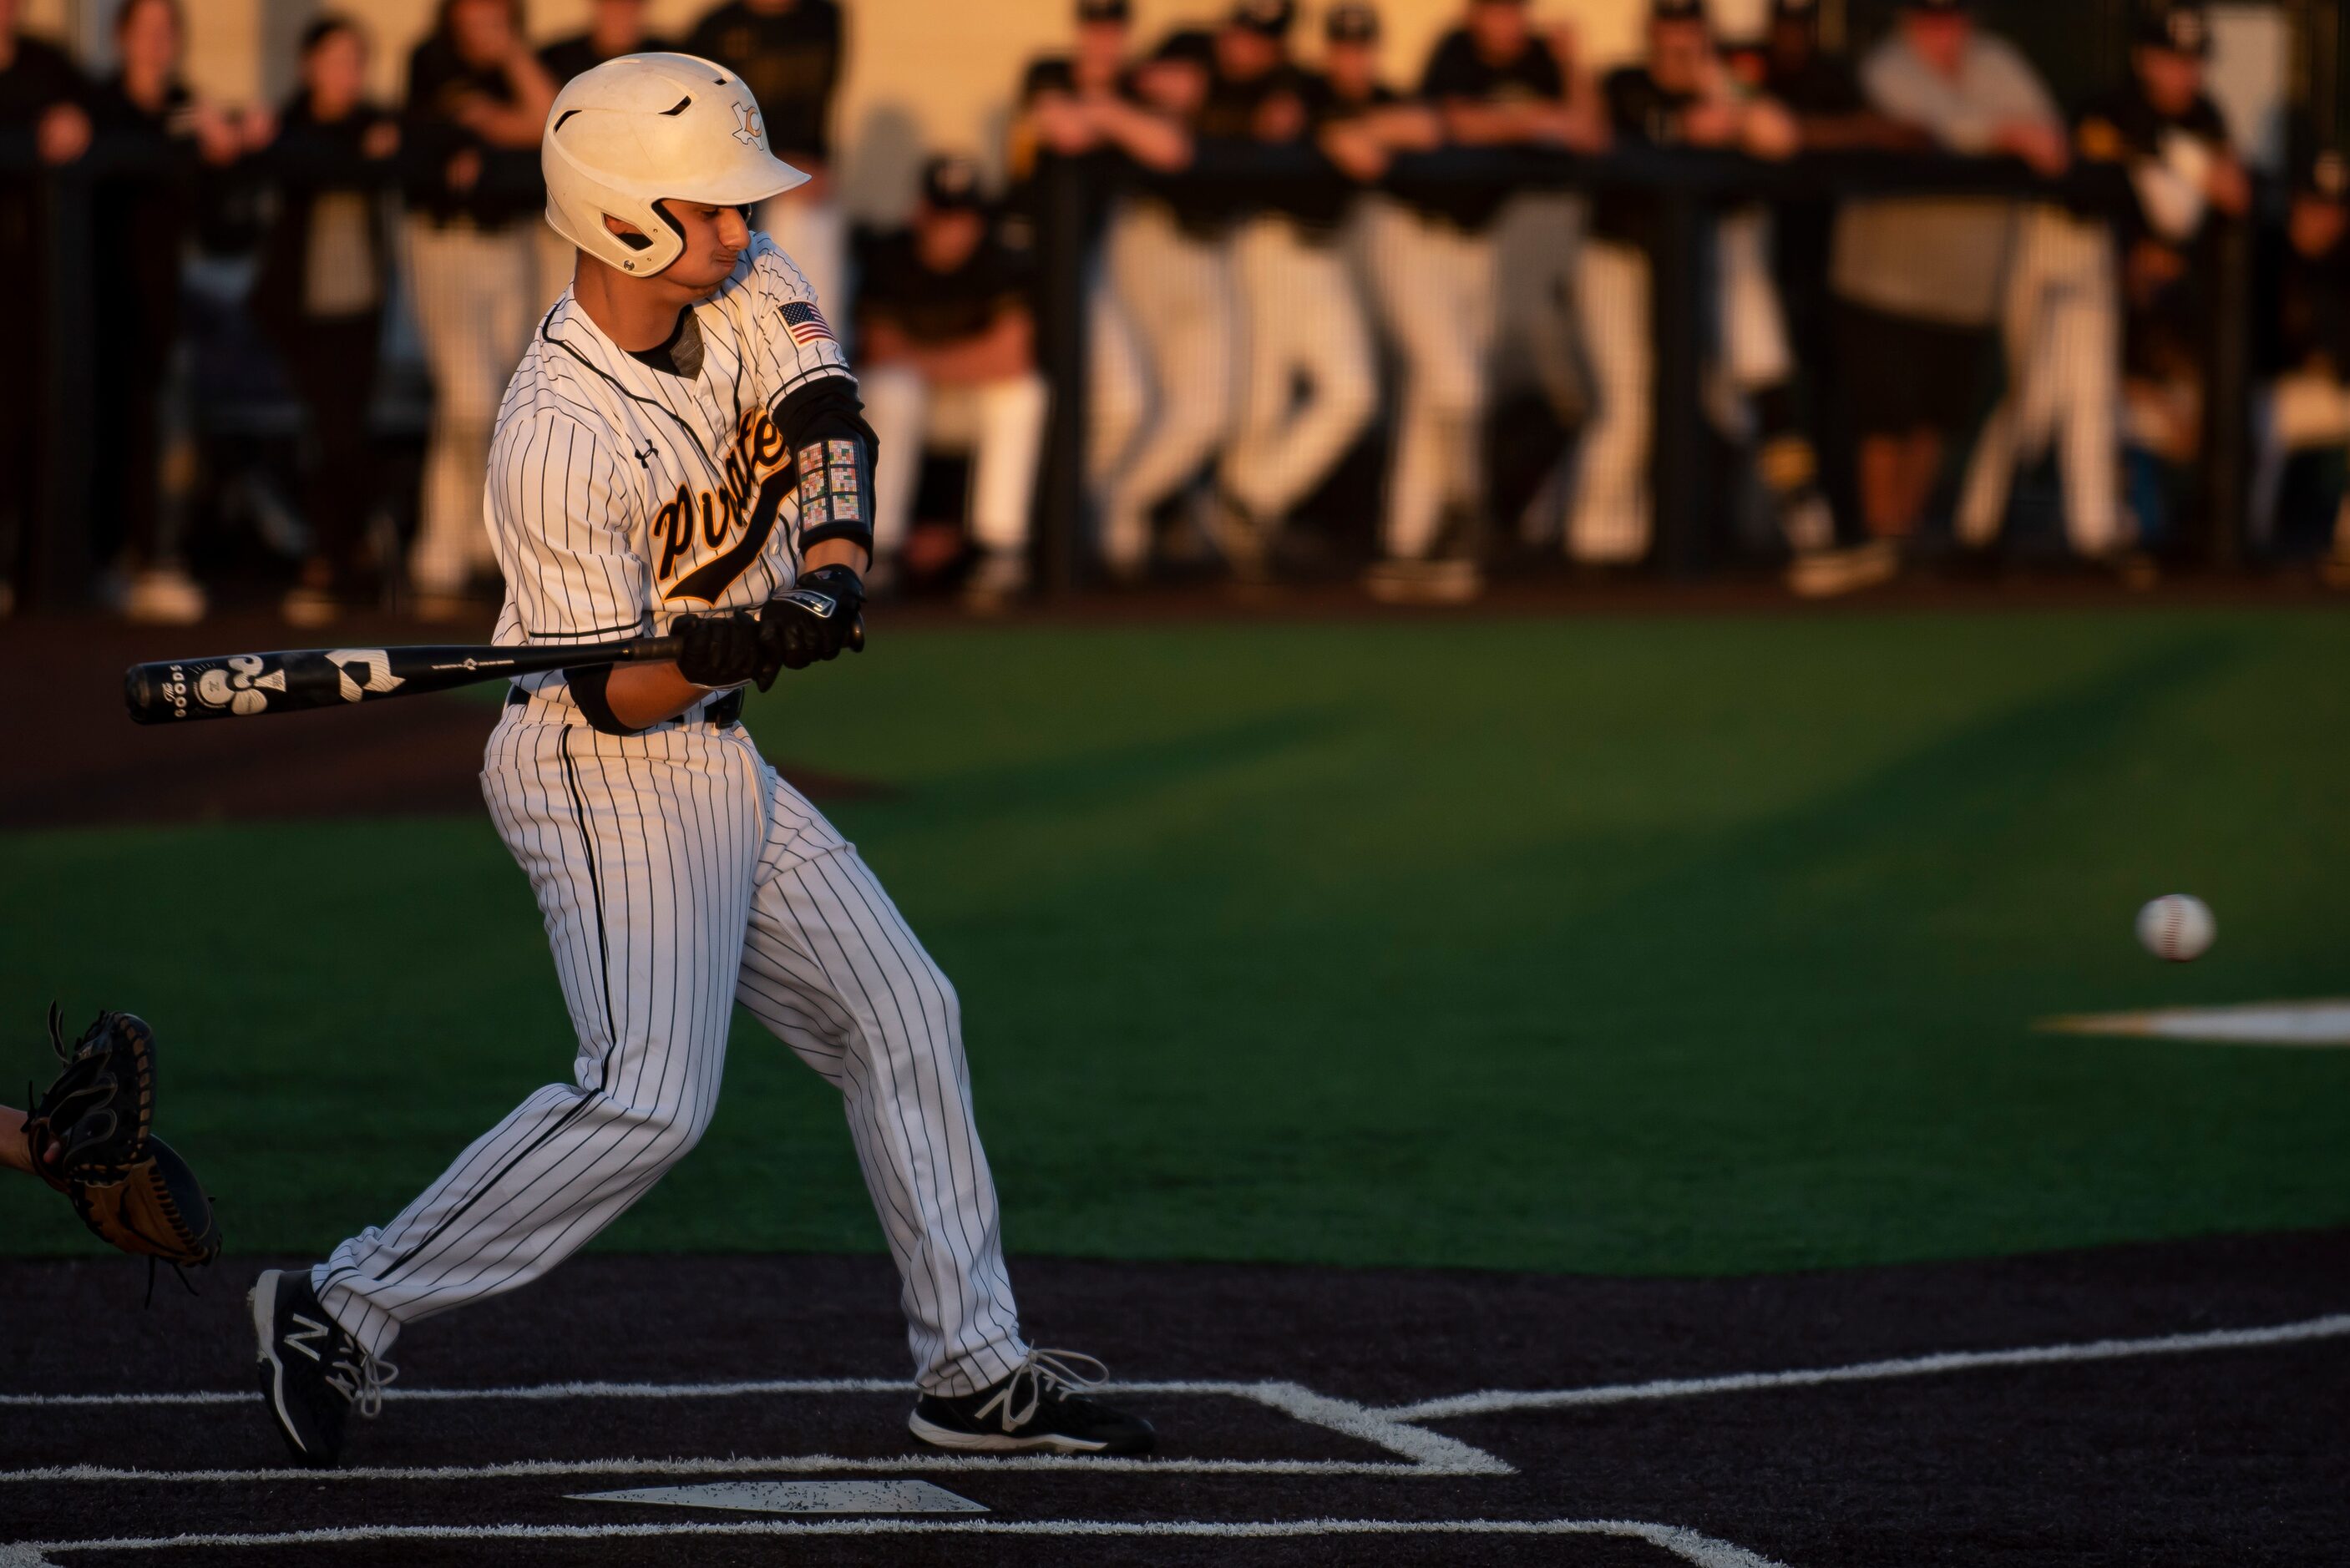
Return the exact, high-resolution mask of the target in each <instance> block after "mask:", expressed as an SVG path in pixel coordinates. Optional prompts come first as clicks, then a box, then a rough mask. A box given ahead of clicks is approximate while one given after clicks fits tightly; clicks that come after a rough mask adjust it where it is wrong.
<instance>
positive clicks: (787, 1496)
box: [570, 1480, 987, 1513]
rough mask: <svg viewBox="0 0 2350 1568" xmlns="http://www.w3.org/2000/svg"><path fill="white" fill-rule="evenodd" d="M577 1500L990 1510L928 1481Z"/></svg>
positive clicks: (779, 1485)
mask: <svg viewBox="0 0 2350 1568" xmlns="http://www.w3.org/2000/svg"><path fill="white" fill-rule="evenodd" d="M570 1501H573V1502H647V1503H658V1504H660V1505H661V1506H663V1507H667V1508H733V1509H739V1510H741V1511H743V1512H745V1513H985V1512H986V1511H987V1507H986V1505H985V1504H984V1503H977V1502H973V1501H971V1499H969V1498H967V1497H957V1496H956V1495H955V1494H954V1493H952V1492H951V1491H949V1490H946V1489H945V1488H944V1487H936V1486H932V1485H931V1483H930V1482H928V1481H925V1480H830V1481H712V1482H709V1483H707V1484H706V1485H702V1486H648V1487H638V1488H635V1489H633V1490H629V1491H589V1492H577V1493H574V1494H573V1495H572V1497H571V1499H570Z"/></svg>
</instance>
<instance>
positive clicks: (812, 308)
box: [750, 235, 848, 407]
mask: <svg viewBox="0 0 2350 1568" xmlns="http://www.w3.org/2000/svg"><path fill="white" fill-rule="evenodd" d="M750 284H751V296H752V301H751V305H752V312H753V327H754V330H753V332H752V334H751V352H752V355H753V357H754V362H755V363H754V368H755V369H757V371H758V372H759V373H760V379H761V380H762V381H763V382H764V385H765V387H766V393H767V396H766V400H767V403H768V404H769V406H770V407H772V406H774V405H775V403H777V402H779V401H781V400H783V399H785V398H787V397H789V396H790V395H791V394H792V393H794V392H795V391H797V390H799V389H800V388H802V387H803V386H806V384H807V383H808V382H810V381H814V380H816V379H819V378H821V377H825V376H842V377H846V376H847V375H848V357H847V355H846V354H844V353H842V352H841V348H840V339H839V337H837V336H835V329H834V327H833V325H832V322H831V320H830V318H829V317H827V316H826V314H825V310H824V306H823V304H822V302H821V301H819V300H818V299H817V298H816V290H815V289H814V288H813V287H811V286H809V284H808V280H807V278H806V275H804V274H802V273H801V271H800V269H799V268H798V267H796V266H795V265H792V259H791V258H790V257H789V256H787V255H785V254H784V253H783V252H782V251H781V250H779V249H777V248H776V246H775V242H774V241H772V240H769V239H767V238H766V237H765V236H764V235H762V236H761V237H760V239H759V240H758V242H757V243H756V244H754V245H753V247H752V252H751V277H750Z"/></svg>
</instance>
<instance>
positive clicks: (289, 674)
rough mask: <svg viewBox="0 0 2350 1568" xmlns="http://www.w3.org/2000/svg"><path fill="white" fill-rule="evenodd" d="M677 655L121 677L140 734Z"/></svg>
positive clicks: (663, 646)
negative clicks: (151, 728) (157, 727)
mask: <svg viewBox="0 0 2350 1568" xmlns="http://www.w3.org/2000/svg"><path fill="white" fill-rule="evenodd" d="M864 645H865V626H864V623H863V622H862V621H859V622H858V624H857V625H855V626H853V627H851V628H849V633H848V646H849V647H850V648H851V649H858V648H862V647H864ZM677 654H678V639H676V638H674V637H631V638H627V639H622V640H621V641H619V642H588V643H570V644H565V645H560V646H538V647H517V648H503V647H498V646H495V645H483V646H479V647H448V648H433V647H423V648H306V649H292V650H289V651H284V652H277V653H222V654H211V655H207V656H205V657H203V658H200V659H156V660H154V661H153V662H151V663H147V664H134V665H132V666H131V667H130V669H129V670H125V671H123V674H122V701H123V705H124V706H125V707H127V708H129V709H130V718H131V721H132V722H134V723H140V724H167V723H172V722H177V721H179V720H182V719H228V718H251V717H255V716H258V715H260V714H264V713H296V712H300V711H303V710H305V709H309V708H341V707H346V706H348V705H349V704H352V703H355V702H380V701H386V700H388V699H390V698H394V697H415V696H420V695H421V694H422V693H424V692H428V691H449V690H451V689H452V688H453V687H458V686H471V685H473V683H475V682H476V681H481V680H506V679H508V678H510V677H512V676H516V675H536V674H538V673H540V672H542V671H544V670H567V669H572V668H575V667H577V666H579V665H586V664H655V663H660V662H661V661H662V660H665V659H675V658H676V657H677Z"/></svg>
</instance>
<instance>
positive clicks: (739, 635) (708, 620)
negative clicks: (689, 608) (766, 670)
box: [670, 610, 775, 691]
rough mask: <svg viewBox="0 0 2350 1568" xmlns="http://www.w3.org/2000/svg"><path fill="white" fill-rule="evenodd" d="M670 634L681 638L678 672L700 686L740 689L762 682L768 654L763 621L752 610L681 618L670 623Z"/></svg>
mask: <svg viewBox="0 0 2350 1568" xmlns="http://www.w3.org/2000/svg"><path fill="white" fill-rule="evenodd" d="M670 631H671V635H673V636H675V637H676V638H677V639H678V653H677V672H678V673H679V674H680V675H682V676H684V677H685V678H686V679H687V680H691V681H692V682H693V683H694V684H695V685H696V686H740V685H741V684H742V683H743V681H745V680H758V677H759V672H760V670H761V668H762V666H763V665H764V662H765V659H766V651H765V649H764V646H763V644H762V641H761V638H760V634H759V618H758V617H756V616H754V615H753V614H752V613H751V612H750V611H748V610H730V611H728V612H727V613H725V614H723V615H681V616H680V617H678V618H677V619H676V620H674V621H672V622H671V624H670ZM773 679H775V678H774V677H773V676H772V675H770V676H769V677H768V680H773ZM765 689H766V682H765V681H760V690H762V691H764V690H765Z"/></svg>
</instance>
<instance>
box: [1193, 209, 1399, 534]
mask: <svg viewBox="0 0 2350 1568" xmlns="http://www.w3.org/2000/svg"><path fill="white" fill-rule="evenodd" d="M1232 280H1233V283H1234V286H1236V287H1237V288H1238V290H1239V292H1240V302H1241V312H1240V319H1241V345H1242V348H1241V359H1242V373H1241V396H1240V413H1239V420H1238V422H1237V424H1236V425H1235V427H1234V429H1233V431H1232V442H1231V444H1230V445H1229V446H1227V447H1226V448H1225V449H1224V457H1223V462H1222V479H1223V483H1224V488H1225V489H1226V490H1227V491H1228V492H1230V493H1231V494H1232V498H1233V499H1234V500H1235V501H1237V502H1239V503H1240V504H1241V506H1242V507H1243V509H1244V510H1245V511H1246V512H1247V514H1248V515H1249V517H1250V519H1251V520H1252V521H1253V522H1255V523H1257V524H1279V523H1280V522H1281V521H1282V520H1283V519H1284V518H1285V517H1286V516H1288V514H1289V513H1290V511H1291V509H1292V508H1294V507H1295V506H1296V504H1298V503H1299V502H1301V501H1303V500H1304V499H1305V497H1306V496H1307V495H1308V494H1310V493H1312V492H1313V491H1314V489H1315V486H1317V485H1319V484H1320V483H1322V482H1323V481H1324V480H1325V479H1326V478H1328V477H1329V474H1330V471H1331V469H1332V468H1334V467H1336V465H1337V462H1338V460H1339V459H1340V458H1342V457H1344V456H1345V455H1346V453H1347V448H1348V447H1350V446H1352V445H1354V443H1355V441H1356V438H1357V437H1358V436H1360V435H1361V434H1362V433H1363V430H1364V427H1366V426H1367V425H1368V424H1369V423H1370V422H1371V419H1372V416H1373V415H1374V414H1376V413H1377V412H1378V397H1379V389H1378V365H1377V362H1376V361H1375V360H1374V359H1373V358H1372V354H1371V334H1370V327H1369V324H1368V323H1367V321H1365V319H1364V317H1363V303H1362V300H1361V298H1360V296H1357V293H1356V292H1355V279H1354V276H1353V275H1352V274H1351V272H1350V271H1349V270H1348V268H1347V258H1346V255H1345V254H1344V253H1343V252H1341V251H1340V250H1339V248H1338V244H1337V241H1336V236H1335V235H1333V236H1331V237H1330V238H1328V239H1327V240H1326V241H1324V242H1322V243H1315V241H1313V240H1310V239H1308V238H1307V237H1306V236H1305V234H1302V233H1301V232H1300V231H1299V229H1298V226H1297V225H1296V224H1295V223H1293V222H1291V221H1290V220H1289V219H1287V218H1284V217H1281V216H1278V215H1276V214H1274V213H1260V214H1258V215H1257V216H1255V217H1253V218H1251V219H1249V220H1247V221H1246V222H1245V223H1243V224H1242V225H1241V226H1240V229H1239V230H1238V232H1236V233H1235V234H1233V235H1232ZM1301 383H1302V384H1303V387H1304V397H1303V400H1300V398H1299V395H1298V389H1299V387H1300V385H1301Z"/></svg>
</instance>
